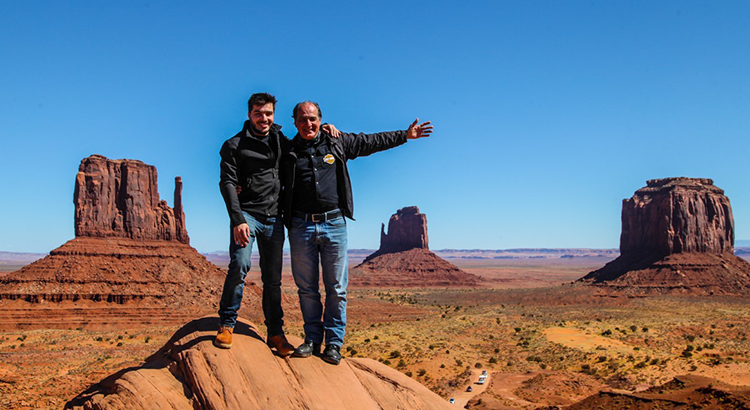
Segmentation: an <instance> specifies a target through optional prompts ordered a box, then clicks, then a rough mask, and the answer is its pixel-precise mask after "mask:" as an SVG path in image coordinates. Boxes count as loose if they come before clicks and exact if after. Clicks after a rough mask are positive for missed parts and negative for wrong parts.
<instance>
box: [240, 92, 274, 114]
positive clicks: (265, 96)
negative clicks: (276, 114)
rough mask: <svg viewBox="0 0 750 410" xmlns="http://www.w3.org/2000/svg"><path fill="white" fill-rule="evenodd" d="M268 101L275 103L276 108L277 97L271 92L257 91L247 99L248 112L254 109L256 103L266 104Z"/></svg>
mask: <svg viewBox="0 0 750 410" xmlns="http://www.w3.org/2000/svg"><path fill="white" fill-rule="evenodd" d="M268 103H271V104H273V108H274V109H276V97H274V96H273V95H271V94H269V93H255V94H253V95H251V96H250V99H249V100H247V112H250V111H252V110H253V106H254V105H266V104H268Z"/></svg>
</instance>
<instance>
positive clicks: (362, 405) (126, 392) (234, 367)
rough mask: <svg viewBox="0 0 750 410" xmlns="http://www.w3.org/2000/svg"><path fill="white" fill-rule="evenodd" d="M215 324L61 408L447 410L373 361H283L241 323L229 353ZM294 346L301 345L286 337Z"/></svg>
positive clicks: (210, 321) (182, 333)
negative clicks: (219, 344) (217, 343)
mask: <svg viewBox="0 0 750 410" xmlns="http://www.w3.org/2000/svg"><path fill="white" fill-rule="evenodd" d="M217 326H218V318H217V317H204V318H201V319H197V320H193V321H191V322H189V323H188V324H186V325H185V326H184V327H183V328H182V329H180V330H178V331H177V333H175V335H174V336H173V337H172V339H171V340H170V341H169V342H167V344H166V345H165V346H164V347H163V348H162V349H160V350H159V351H158V352H156V353H155V354H154V355H152V356H151V357H150V358H148V359H146V362H145V363H144V364H142V365H140V366H138V367H134V368H129V369H124V370H121V371H119V372H117V373H115V374H113V375H111V376H109V377H107V378H106V379H104V380H102V381H101V382H100V383H98V384H96V385H94V386H93V387H92V388H91V389H89V390H87V391H85V392H83V393H81V394H80V395H79V396H78V397H76V398H74V399H73V400H71V401H70V402H68V403H67V404H66V406H65V408H66V409H75V410H78V409H110V410H119V409H122V410H132V409H156V408H159V409H175V410H179V409H184V410H195V409H250V410H252V409H258V410H261V409H290V410H293V409H310V410H315V409H319V410H334V409H342V410H343V409H372V410H378V409H402V410H411V409H414V410H417V409H420V410H424V409H446V410H448V409H450V408H451V405H450V404H448V402H447V401H446V400H445V399H443V398H441V397H440V396H438V395H437V394H435V393H433V392H431V391H430V390H429V389H428V388H426V387H425V386H423V385H421V384H420V383H419V382H418V381H416V380H414V379H412V378H411V377H409V376H406V375H405V374H403V373H401V372H399V371H398V370H395V369H392V368H390V367H388V366H386V365H385V364H382V363H380V362H378V361H376V360H372V359H364V358H362V359H360V358H349V357H347V358H344V359H343V360H342V362H341V364H340V365H338V366H331V365H329V364H327V363H325V362H324V361H323V360H322V359H320V358H319V357H311V358H307V359H296V358H293V359H291V360H290V359H283V358H280V357H277V356H275V355H274V354H273V353H272V352H271V350H270V349H269V348H268V346H266V343H265V341H264V340H263V339H262V337H261V336H260V334H262V333H264V332H262V331H261V330H259V329H258V328H257V327H256V326H255V325H253V324H252V323H250V322H247V321H245V320H243V319H240V320H239V321H238V322H237V326H236V327H235V332H234V335H235V336H234V340H233V347H232V348H231V349H229V350H222V349H217V348H216V347H214V346H213V344H212V340H213V337H214V335H215V334H216V328H217ZM291 341H292V343H301V342H302V341H301V340H297V339H296V338H294V337H292V340H291Z"/></svg>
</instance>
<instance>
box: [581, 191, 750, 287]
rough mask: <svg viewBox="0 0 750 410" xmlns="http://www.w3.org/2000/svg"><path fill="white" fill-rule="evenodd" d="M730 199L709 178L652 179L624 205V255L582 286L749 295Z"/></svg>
mask: <svg viewBox="0 0 750 410" xmlns="http://www.w3.org/2000/svg"><path fill="white" fill-rule="evenodd" d="M733 244H734V220H733V218H732V207H731V206H730V204H729V198H727V197H726V196H725V195H724V191H723V190H721V189H719V188H718V187H716V186H714V185H713V181H712V180H710V179H705V178H684V177H683V178H666V179H656V180H650V181H648V183H647V186H646V187H644V188H641V189H639V190H638V191H636V192H635V194H634V195H633V197H632V198H630V199H625V200H623V206H622V234H621V236H620V256H619V257H618V258H617V259H615V260H614V261H612V262H610V263H608V264H607V265H605V266H604V267H603V268H601V269H599V270H596V271H593V272H591V273H589V274H588V275H586V276H585V277H584V278H582V281H584V282H589V283H594V284H600V285H602V286H607V287H610V288H619V289H629V290H630V291H637V292H658V293H675V292H678V293H699V294H712V293H720V294H736V293H740V294H744V293H750V263H748V262H746V261H745V260H743V259H740V258H738V257H736V256H735V255H734V254H733V251H734V245H733Z"/></svg>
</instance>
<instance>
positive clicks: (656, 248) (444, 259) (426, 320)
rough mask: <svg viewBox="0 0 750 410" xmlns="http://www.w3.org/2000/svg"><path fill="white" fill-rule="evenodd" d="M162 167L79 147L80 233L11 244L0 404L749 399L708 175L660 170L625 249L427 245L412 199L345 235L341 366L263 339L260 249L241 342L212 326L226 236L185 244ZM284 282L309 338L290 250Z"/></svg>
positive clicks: (725, 235) (698, 404) (288, 302)
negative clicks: (218, 335)
mask: <svg viewBox="0 0 750 410" xmlns="http://www.w3.org/2000/svg"><path fill="white" fill-rule="evenodd" d="M155 175H156V169H155V168H154V167H151V166H149V165H146V164H143V163H141V162H140V161H132V160H116V161H115V160H109V159H107V158H104V157H101V156H91V157H89V158H86V159H84V160H83V161H82V162H81V167H80V171H79V173H78V175H77V177H76V191H75V198H74V201H75V204H76V214H75V226H76V238H74V239H72V240H71V241H69V242H67V243H65V244H63V245H62V246H60V247H59V248H57V249H55V250H52V251H51V252H50V254H49V255H36V254H9V253H8V254H2V255H1V256H2V258H3V260H2V264H0V269H2V272H0V408H4V409H6V408H7V409H32V408H71V409H78V408H82V409H104V408H115V409H116V408H121V409H125V408H191V409H192V408H201V409H203V408H205V409H208V408H212V409H220V408H228V409H229V408H263V409H271V408H284V409H286V408H327V409H335V408H342V409H344V408H386V409H389V408H402V409H433V408H446V409H450V408H469V409H556V408H566V409H589V408H600V409H657V408H658V409H693V408H708V409H740V408H750V341H748V333H750V330H748V326H747V325H748V323H750V263H748V262H747V261H746V260H745V259H743V258H742V257H746V256H747V255H748V254H749V252H748V249H746V248H739V247H738V248H735V247H734V228H733V219H732V214H731V207H730V205H729V201H728V199H727V198H726V197H725V196H724V195H723V191H721V189H719V188H717V187H716V186H714V185H713V182H712V181H711V180H708V179H691V178H668V179H661V180H652V181H649V182H648V184H647V186H646V187H644V188H642V189H640V190H638V191H637V192H636V193H635V195H633V197H632V198H629V199H626V200H625V201H623V213H622V219H623V220H622V222H623V232H622V236H621V246H620V249H619V250H616V249H509V250H438V251H431V250H430V249H429V240H428V236H427V216H426V215H424V214H422V213H420V210H419V208H418V207H416V206H409V207H405V208H402V209H400V210H398V211H396V212H395V213H394V215H392V216H391V217H390V220H389V221H388V224H387V229H386V226H384V227H383V229H382V230H381V232H380V236H381V247H380V249H378V250H350V252H349V257H350V259H349V262H350V275H351V282H350V288H349V294H348V299H349V304H348V308H349V312H348V333H347V340H346V343H345V345H344V351H342V353H343V355H344V358H345V359H344V361H343V362H342V365H341V366H338V367H333V366H329V365H327V364H325V363H323V362H322V361H321V360H318V359H312V360H303V361H301V360H300V359H294V358H291V359H290V358H286V359H283V358H279V357H275V356H273V355H272V354H271V352H270V350H268V349H267V348H266V347H265V344H264V343H263V336H264V335H265V329H264V328H263V325H262V323H263V317H262V312H261V309H260V289H259V287H258V286H259V285H260V283H261V282H260V274H259V272H258V267H257V266H258V265H257V260H254V261H253V271H252V272H251V275H249V277H248V279H247V287H246V292H245V299H244V303H243V307H242V309H241V311H240V316H241V318H242V321H241V324H242V326H241V327H240V326H238V331H237V333H236V337H237V339H238V340H237V343H238V345H237V346H236V347H234V348H233V349H231V350H229V351H220V350H218V349H216V348H214V347H213V346H212V344H211V338H212V337H213V335H214V334H215V329H216V324H217V322H216V309H217V304H218V298H219V294H220V290H221V284H222V281H223V271H225V269H226V265H227V262H228V260H227V255H226V254H225V253H223V252H218V253H212V254H206V255H201V254H199V253H198V252H197V251H196V250H195V249H194V248H192V247H191V246H190V245H189V237H188V235H187V231H186V229H185V215H184V213H183V211H182V209H181V195H180V193H181V181H180V180H179V178H178V179H176V186H175V200H174V204H175V206H174V208H170V207H168V206H167V205H166V203H165V202H164V201H160V200H159V198H158V191H157V189H156V183H155V181H156V176H155ZM114 187H117V189H115V188H114ZM627 194H629V193H623V196H625V195H627ZM124 198H128V201H125V200H124ZM665 215H666V216H665ZM386 217H387V216H384V219H385V218H386ZM373 234H374V235H377V234H378V233H377V232H374V233H373ZM737 255H739V256H737ZM740 256H742V257H740ZM283 291H284V308H285V312H286V317H287V319H288V320H287V333H288V334H289V335H291V336H293V337H292V339H293V343H300V342H301V341H302V340H301V336H302V335H303V333H302V321H301V317H300V313H299V306H298V304H297V295H296V288H295V287H294V282H293V279H292V276H291V269H290V266H289V261H288V258H287V259H285V264H284V278H283ZM226 386H232V387H231V389H229V388H226ZM158 406H161V407H158Z"/></svg>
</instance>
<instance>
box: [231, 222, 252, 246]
mask: <svg viewBox="0 0 750 410" xmlns="http://www.w3.org/2000/svg"><path fill="white" fill-rule="evenodd" d="M232 234H233V235H234V243H236V244H237V245H240V246H241V247H243V248H244V247H245V246H247V244H249V243H250V227H249V226H248V225H247V224H239V225H237V226H235V227H234V228H233V229H232Z"/></svg>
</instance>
